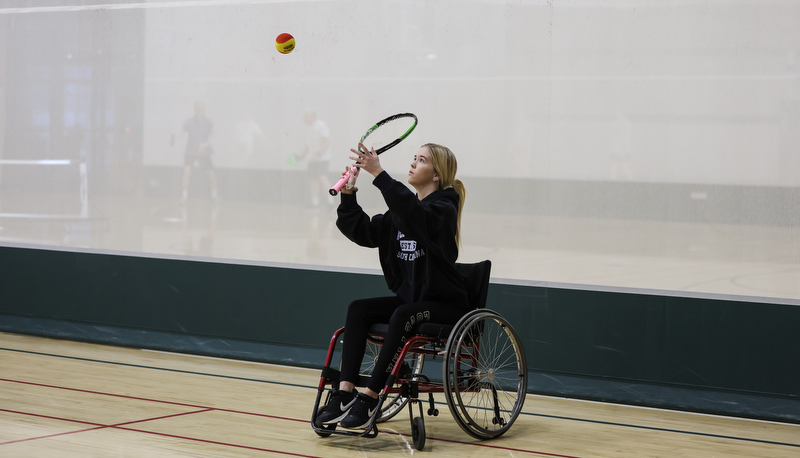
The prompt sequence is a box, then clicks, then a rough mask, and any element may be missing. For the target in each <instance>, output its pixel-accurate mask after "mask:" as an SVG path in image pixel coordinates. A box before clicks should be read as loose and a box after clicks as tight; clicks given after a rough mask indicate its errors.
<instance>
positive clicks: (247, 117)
mask: <svg viewBox="0 0 800 458" xmlns="http://www.w3.org/2000/svg"><path fill="white" fill-rule="evenodd" d="M233 134H234V137H235V138H236V149H237V151H239V152H240V153H241V154H242V159H241V163H242V165H243V166H247V165H252V164H253V162H254V161H255V157H254V155H253V153H254V152H255V150H256V146H259V147H263V145H264V144H265V143H266V141H265V137H264V131H263V130H262V129H261V126H259V125H258V123H257V122H256V121H255V119H254V118H253V116H252V114H251V113H249V112H246V113H244V114H243V115H242V117H241V119H239V121H238V122H237V123H236V126H234V129H233Z"/></svg>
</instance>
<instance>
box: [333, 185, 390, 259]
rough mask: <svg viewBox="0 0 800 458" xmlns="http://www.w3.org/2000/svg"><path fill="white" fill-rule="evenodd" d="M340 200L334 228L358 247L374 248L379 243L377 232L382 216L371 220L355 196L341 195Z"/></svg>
mask: <svg viewBox="0 0 800 458" xmlns="http://www.w3.org/2000/svg"><path fill="white" fill-rule="evenodd" d="M341 196H342V200H341V203H340V204H339V208H338V209H337V210H336V213H337V218H336V227H338V228H339V230H340V231H341V232H342V234H344V236H345V237H347V238H348V239H350V240H351V241H353V242H355V243H356V244H357V245H359V246H363V247H367V248H376V247H378V245H379V243H380V236H379V231H380V227H381V225H382V222H383V218H384V215H375V216H373V217H372V218H371V219H370V217H369V215H367V214H366V213H365V212H364V210H363V209H362V208H361V206H360V205H359V204H358V201H357V200H356V195H355V194H344V193H342V194H341Z"/></svg>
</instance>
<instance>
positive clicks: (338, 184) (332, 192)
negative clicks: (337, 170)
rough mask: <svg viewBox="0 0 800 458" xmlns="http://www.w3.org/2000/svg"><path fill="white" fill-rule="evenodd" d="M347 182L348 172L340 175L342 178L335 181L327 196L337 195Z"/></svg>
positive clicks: (348, 178)
mask: <svg viewBox="0 0 800 458" xmlns="http://www.w3.org/2000/svg"><path fill="white" fill-rule="evenodd" d="M348 180H350V172H345V173H344V175H342V178H340V179H339V181H337V182H336V184H335V185H333V186H332V187H331V189H329V190H328V194H330V195H332V196H335V195H336V194H339V191H341V190H342V186H344V185H345V183H347V181H348Z"/></svg>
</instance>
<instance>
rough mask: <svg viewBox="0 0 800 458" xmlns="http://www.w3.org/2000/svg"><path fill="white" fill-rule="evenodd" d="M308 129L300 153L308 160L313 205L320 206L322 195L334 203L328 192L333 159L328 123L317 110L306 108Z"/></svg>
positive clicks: (327, 200) (302, 158) (304, 117)
mask: <svg viewBox="0 0 800 458" xmlns="http://www.w3.org/2000/svg"><path fill="white" fill-rule="evenodd" d="M303 119H304V120H305V123H306V127H307V131H306V132H305V147H304V149H303V151H302V152H301V153H300V154H299V155H298V158H299V159H301V160H306V161H307V162H308V184H309V193H310V195H311V207H312V208H319V204H320V201H321V200H320V197H322V199H324V201H325V202H328V203H329V204H331V205H333V202H334V201H333V199H332V198H331V196H330V194H328V189H329V188H330V185H331V183H330V177H329V176H328V167H329V165H330V161H331V148H330V146H331V138H330V131H329V130H328V125H327V124H326V123H325V121H323V120H321V119H319V117H318V116H317V112H316V111H314V110H306V111H305V112H304V113H303Z"/></svg>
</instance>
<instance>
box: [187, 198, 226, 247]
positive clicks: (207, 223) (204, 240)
mask: <svg viewBox="0 0 800 458" xmlns="http://www.w3.org/2000/svg"><path fill="white" fill-rule="evenodd" d="M180 208H181V229H182V234H183V252H184V254H187V255H191V256H203V257H212V256H213V254H214V250H213V248H214V235H215V234H216V232H217V217H218V214H219V206H218V205H214V204H213V203H210V202H208V201H206V202H203V201H199V202H192V203H191V205H181V206H180ZM195 238H196V243H195Z"/></svg>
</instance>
